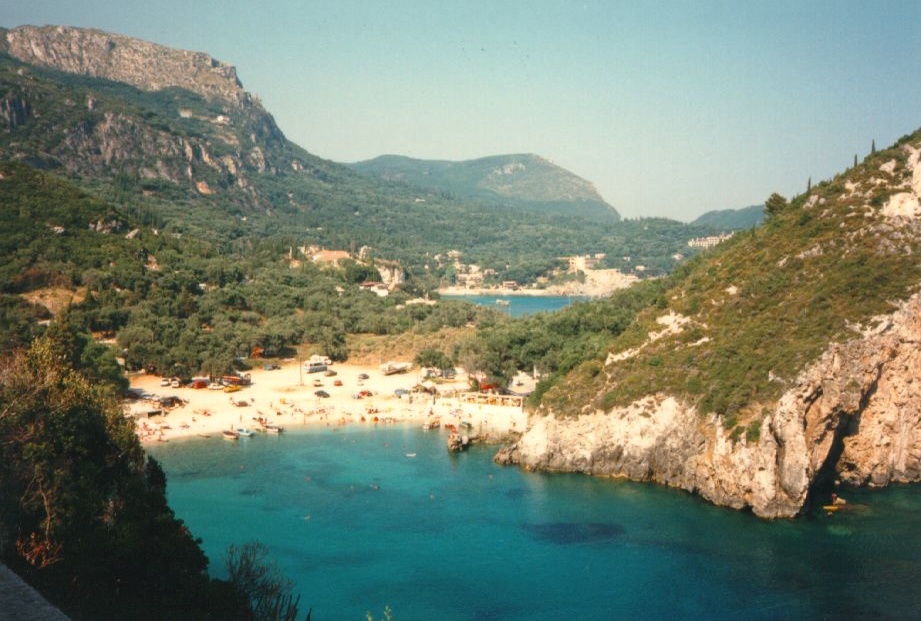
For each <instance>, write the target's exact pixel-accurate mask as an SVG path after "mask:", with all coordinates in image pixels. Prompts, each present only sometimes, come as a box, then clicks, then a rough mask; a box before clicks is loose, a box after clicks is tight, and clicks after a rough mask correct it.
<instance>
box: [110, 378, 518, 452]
mask: <svg viewBox="0 0 921 621" xmlns="http://www.w3.org/2000/svg"><path fill="white" fill-rule="evenodd" d="M280 366H281V368H279V369H276V370H272V371H267V370H264V369H262V368H257V369H253V370H252V371H250V372H249V373H250V377H251V380H252V383H251V384H250V385H249V386H246V387H243V388H242V389H241V390H239V391H237V392H232V393H227V392H224V391H223V390H211V389H209V388H200V389H195V388H191V387H181V388H171V387H169V386H161V379H162V378H160V377H159V376H154V375H136V376H134V377H131V378H130V380H131V388H132V390H133V392H135V393H136V394H138V395H140V398H139V399H137V400H134V401H132V402H129V403H128V404H127V405H126V412H127V413H128V414H130V415H131V416H133V417H134V418H135V420H136V423H137V432H138V437H139V438H140V439H141V441H142V442H143V443H152V442H168V441H170V440H173V439H176V438H191V437H212V436H219V435H221V433H222V432H223V431H224V430H229V429H240V428H245V429H249V430H251V431H253V432H256V431H258V430H259V429H260V427H261V425H260V423H259V422H258V421H259V419H262V420H263V421H267V422H268V423H269V424H272V425H277V426H280V427H283V428H292V427H298V426H309V425H323V426H334V425H346V424H368V425H371V424H390V423H395V422H407V421H409V422H416V423H418V424H420V425H422V424H424V423H425V422H426V421H431V420H437V421H439V422H440V423H441V424H442V425H443V424H445V423H447V424H453V425H459V424H460V423H461V422H468V423H470V424H471V426H472V427H471V428H472V429H473V431H474V432H476V433H489V434H496V435H504V434H505V433H507V432H508V431H523V430H524V428H525V425H526V423H527V416H526V414H525V413H524V412H523V410H521V408H514V407H496V406H490V405H471V404H470V403H465V402H464V399H463V395H464V394H465V393H466V391H467V386H468V384H467V377H466V375H465V374H464V373H463V372H459V373H458V375H457V377H456V378H455V379H453V380H450V381H444V382H441V383H437V384H435V385H434V386H435V388H436V390H437V391H438V393H437V394H436V395H434V396H433V395H430V394H427V393H424V392H420V393H412V394H409V395H403V396H397V395H396V394H395V391H396V390H397V389H403V390H406V391H409V390H411V389H412V388H413V387H414V386H416V385H417V384H420V383H422V381H423V379H422V378H421V377H420V376H419V371H418V370H416V369H413V370H410V371H409V372H406V373H400V374H394V375H384V374H383V373H382V372H381V370H380V369H379V368H378V367H375V366H366V365H353V364H335V365H332V366H331V367H330V369H332V370H333V371H335V372H336V375H335V376H326V375H324V373H322V372H321V373H306V372H303V371H302V370H301V369H300V368H299V365H298V363H297V361H294V360H291V361H287V362H283V363H281V365H280ZM458 371H461V370H460V369H459V370H458ZM360 375H367V376H368V377H367V379H360V378H359V376H360ZM336 383H341V385H338V386H337V385H335V384H336ZM427 385H429V386H431V385H432V384H431V383H430V382H427ZM316 391H325V392H326V393H327V394H329V397H320V396H317V395H316V394H315V393H316ZM361 391H369V392H370V393H371V396H362V397H361V398H356V396H357V395H358V394H359V393H360V392H361ZM168 397H177V398H178V399H179V400H181V402H180V404H179V405H177V406H175V407H162V406H161V404H160V399H162V398H168Z"/></svg>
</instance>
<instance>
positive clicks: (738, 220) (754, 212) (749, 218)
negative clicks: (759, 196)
mask: <svg viewBox="0 0 921 621" xmlns="http://www.w3.org/2000/svg"><path fill="white" fill-rule="evenodd" d="M762 222H764V205H752V206H751V207H743V208H742V209H720V210H717V211H708V212H706V213H705V214H702V215H701V216H700V217H698V218H697V219H695V220H694V221H692V222H691V224H692V225H697V226H709V227H712V228H714V229H717V230H720V231H740V230H745V229H750V228H752V227H753V226H758V225H759V224H761V223H762Z"/></svg>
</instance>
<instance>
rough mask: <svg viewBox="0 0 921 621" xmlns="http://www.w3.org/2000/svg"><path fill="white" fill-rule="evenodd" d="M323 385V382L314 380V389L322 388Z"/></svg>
mask: <svg viewBox="0 0 921 621" xmlns="http://www.w3.org/2000/svg"><path fill="white" fill-rule="evenodd" d="M322 385H323V382H321V381H320V380H318V379H315V380H313V387H314V388H319V387H320V386H322Z"/></svg>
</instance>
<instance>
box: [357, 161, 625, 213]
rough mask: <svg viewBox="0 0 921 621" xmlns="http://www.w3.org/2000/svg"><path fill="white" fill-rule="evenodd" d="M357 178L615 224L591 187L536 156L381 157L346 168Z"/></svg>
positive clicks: (577, 177)
mask: <svg viewBox="0 0 921 621" xmlns="http://www.w3.org/2000/svg"><path fill="white" fill-rule="evenodd" d="M347 166H349V167H350V168H352V169H353V170H356V171H359V172H361V173H362V174H366V175H370V176H375V177H379V178H381V179H384V180H386V181H394V182H400V183H406V184H408V185H410V186H415V187H421V188H427V189H430V190H438V191H443V192H449V193H452V194H455V195H458V196H465V197H471V198H479V199H483V200H489V201H495V202H503V201H504V202H514V203H518V204H521V205H525V206H528V205H530V206H532V207H536V208H541V207H543V208H557V209H560V210H562V211H564V212H565V211H567V210H573V211H575V212H577V213H582V214H590V215H591V216H592V217H596V218H601V219H609V220H611V221H618V220H620V214H619V213H618V212H617V210H616V209H615V208H614V207H612V206H611V205H609V204H608V203H607V202H605V200H604V199H603V198H602V196H601V195H600V194H599V193H598V191H597V189H595V186H594V185H593V184H592V183H591V182H590V181H587V180H585V179H583V178H581V177H579V176H578V175H575V174H574V173H572V172H570V171H568V170H566V169H564V168H562V167H560V166H557V165H556V164H554V163H553V162H551V161H549V160H547V159H546V158H544V157H541V156H540V155H536V154H533V153H515V154H506V155H490V156H485V157H480V158H475V159H471V160H459V161H452V160H424V159H417V158H411V157H408V156H403V155H392V154H391V155H381V156H378V157H376V158H373V159H370V160H364V161H361V162H354V163H350V164H347Z"/></svg>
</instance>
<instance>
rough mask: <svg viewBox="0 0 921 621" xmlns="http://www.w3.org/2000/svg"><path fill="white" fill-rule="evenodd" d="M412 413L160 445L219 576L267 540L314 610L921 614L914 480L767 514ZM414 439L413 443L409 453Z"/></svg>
mask: <svg viewBox="0 0 921 621" xmlns="http://www.w3.org/2000/svg"><path fill="white" fill-rule="evenodd" d="M492 452H493V449H491V448H487V447H475V448H474V449H473V450H471V451H470V452H468V453H465V454H460V455H449V454H448V453H447V451H446V450H445V436H444V435H441V434H439V433H437V432H425V431H422V430H421V429H418V428H416V427H409V426H399V427H385V428H379V429H368V428H365V427H358V426H355V427H345V428H339V429H336V430H326V429H316V430H305V431H294V432H289V433H286V434H284V435H282V436H254V437H252V438H249V439H243V440H241V441H240V442H238V443H229V442H226V441H224V440H221V439H217V438H215V439H208V440H203V439H196V440H189V441H185V442H176V441H174V442H171V443H169V444H164V445H158V446H157V447H156V448H155V450H154V451H153V453H154V454H155V456H156V457H157V458H158V459H160V460H161V462H162V464H163V466H164V469H165V470H166V472H167V476H168V477H169V489H168V493H169V499H170V503H171V505H172V507H173V508H174V510H175V511H176V514H177V515H178V516H179V517H180V518H182V519H184V520H185V521H186V523H187V524H188V525H189V527H190V528H191V529H192V532H193V533H194V534H195V535H196V536H198V537H201V538H202V539H203V540H204V548H205V550H206V552H207V554H208V556H209V558H210V559H211V568H212V573H213V574H214V575H217V576H222V575H224V569H223V563H224V558H225V550H226V548H227V546H228V545H230V544H231V543H243V542H246V541H251V540H259V541H262V542H263V543H265V544H267V545H268V547H269V549H270V551H271V554H272V557H273V558H274V559H275V560H277V562H278V563H279V565H280V567H281V569H282V570H283V571H284V572H285V573H286V574H287V575H289V576H290V577H291V578H293V579H294V580H295V582H296V585H297V590H299V591H300V593H301V595H302V609H303V610H306V607H307V606H311V607H313V619H314V621H317V620H327V619H353V620H363V619H365V613H366V612H368V611H370V612H371V613H372V614H373V615H374V617H375V619H379V618H380V617H381V613H382V612H383V609H384V606H385V605H390V607H391V608H392V610H393V614H394V618H395V619H396V620H397V621H408V620H417V619H418V620H430V619H432V620H442V619H443V620H453V619H458V620H460V619H464V620H479V619H483V620H485V619H502V620H505V619H510V620H525V619H527V620H534V619H918V618H919V617H921V588H919V587H921V488H917V487H895V488H892V489H889V490H884V491H877V492H867V491H860V492H858V491H853V492H849V493H846V494H844V495H845V496H846V497H847V499H848V500H849V505H848V510H847V511H845V512H842V513H838V514H836V515H834V516H831V517H829V516H826V515H817V516H812V517H807V518H803V519H799V520H793V521H786V520H784V521H777V522H766V521H763V520H759V519H757V518H754V517H752V516H750V515H744V514H741V513H737V512H734V511H730V510H726V509H719V508H716V507H713V506H710V505H708V504H706V503H704V502H702V501H700V500H698V499H696V498H694V497H691V496H689V495H687V494H684V493H682V492H678V491H674V490H668V489H663V488H661V487H657V486H653V485H641V484H634V483H628V482H623V481H613V480H604V479H593V478H589V477H585V476H579V475H547V474H534V473H528V472H524V471H522V470H519V469H517V468H501V467H498V466H496V465H494V464H493V463H492V461H491V456H492ZM407 454H415V457H409V456H407Z"/></svg>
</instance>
